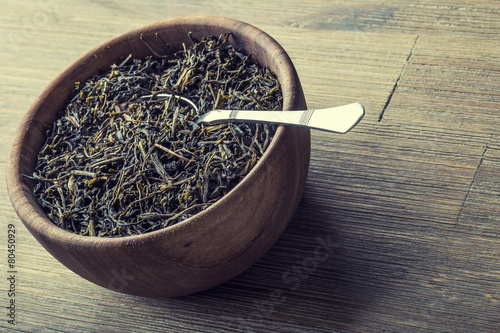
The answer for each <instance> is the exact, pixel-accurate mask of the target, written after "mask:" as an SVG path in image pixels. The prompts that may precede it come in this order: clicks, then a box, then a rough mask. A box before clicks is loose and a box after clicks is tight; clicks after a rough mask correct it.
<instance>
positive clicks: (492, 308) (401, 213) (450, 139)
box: [0, 0, 500, 332]
mask: <svg viewBox="0 0 500 333" xmlns="http://www.w3.org/2000/svg"><path fill="white" fill-rule="evenodd" d="M194 14H196V15H199V14H208V15H223V16H229V17H232V18H236V19H240V20H243V21H245V22H248V23H250V24H254V25H256V26H257V27H259V28H261V29H262V30H264V31H266V32H268V33H269V34H270V35H272V36H273V37H274V38H275V39H276V40H277V41H278V42H279V43H280V44H281V45H282V46H283V47H284V48H285V50H287V52H288V53H289V55H290V56H291V58H292V61H293V62H294V64H295V66H296V68H297V71H298V73H299V76H300V79H301V82H302V85H303V88H304V93H305V96H306V99H307V103H308V106H309V107H310V108H320V107H327V106H335V105H340V104H345V103H350V102H354V101H360V102H362V103H363V104H364V105H365V107H366V110H367V114H366V116H365V119H363V121H362V122H361V123H360V124H359V125H358V127H356V128H355V129H354V130H353V131H352V132H350V133H349V134H347V135H344V136H341V135H332V134H327V133H323V132H318V131H313V132H312V156H311V167H310V170H309V177H308V179H307V184H306V190H305V193H304V195H303V198H302V201H301V203H300V205H299V208H298V210H297V212H296V214H295V216H294V218H293V220H292V222H291V224H290V226H289V227H288V229H287V230H286V231H285V233H284V235H283V236H282V237H281V238H280V239H279V240H278V242H277V243H276V245H275V246H273V247H272V248H271V250H270V251H269V252H268V253H267V254H266V255H265V256H264V257H263V258H262V259H261V260H260V261H258V262H257V263H256V264H255V265H253V266H252V267H251V268H250V269H248V270H247V271H245V272H244V273H242V274H241V275H239V276H238V277H236V278H234V279H232V280H230V281H229V282H227V283H224V284H222V285H220V286H218V287H216V288H213V289H211V290H208V291H205V292H202V293H200V294H196V295H192V296H188V297H183V298H178V299H145V298H140V297H133V296H127V295H123V294H120V293H115V292H112V291H108V290H107V289H104V288H101V287H98V286H96V285H93V284H91V283H90V282H87V281H86V280H84V279H82V278H80V277H79V276H77V275H75V274H74V273H72V272H71V271H70V270H68V269H66V268H65V267H64V266H62V265H61V264H59V263H58V262H57V261H56V260H55V259H54V258H53V257H52V256H51V255H50V254H48V253H47V252H46V251H45V250H44V249H43V248H42V247H41V246H40V245H39V244H38V243H37V242H36V241H35V240H34V238H33V237H32V236H31V235H30V234H29V232H28V231H27V230H26V229H25V228H24V227H23V225H22V223H21V222H20V221H19V219H18V217H17V215H16V214H15V212H14V210H13V209H12V207H11V204H10V202H9V199H8V197H7V192H6V187H5V185H2V186H1V187H0V195H1V199H0V209H1V211H2V214H1V217H0V221H1V224H0V225H1V227H0V228H1V231H0V235H2V236H1V238H0V239H3V244H4V245H1V244H0V248H1V249H3V250H2V251H4V252H3V254H2V257H3V258H4V259H3V260H2V261H1V266H0V267H1V271H0V274H2V278H1V279H2V280H3V281H4V283H5V284H4V287H2V288H3V289H7V288H8V287H9V286H8V281H7V278H8V277H9V276H8V273H7V271H8V267H7V262H6V260H7V259H6V258H7V254H8V252H7V229H8V224H13V225H15V227H16V237H17V238H16V246H17V247H16V260H17V261H16V269H17V273H16V278H17V280H16V296H15V300H16V320H17V322H18V325H17V326H15V327H13V326H11V325H10V324H8V323H7V321H6V319H8V318H7V317H6V313H7V309H5V306H8V302H9V300H10V298H9V297H8V295H7V293H6V292H5V293H3V295H2V297H1V299H2V302H3V303H2V306H3V308H4V310H3V311H4V313H3V314H2V318H3V319H2V321H1V323H0V325H1V326H0V327H2V328H11V329H17V330H19V331H23V332H24V331H28V332H45V331H48V332H50V331H56V332H69V331H78V332H119V331H124V330H126V331H131V332H144V331H149V332H193V331H196V332H221V331H229V332H337V331H338V332H498V331H499V330H500V315H499V313H500V238H499V237H500V232H499V230H500V217H499V216H500V205H499V204H500V199H499V198H500V188H499V186H500V182H499V181H498V180H497V178H498V174H499V172H500V153H499V152H500V141H499V136H498V131H497V127H498V119H499V117H498V113H499V110H500V93H499V88H500V74H499V73H500V71H499V68H500V52H499V50H500V39H499V37H498V29H499V28H500V4H499V3H498V1H475V2H465V1H460V0H444V1H428V0H410V1H405V2H402V1H401V2H396V1H381V0H374V1H368V0H366V1H346V0H338V1H326V0H308V1H298V0H292V1H286V2H285V1H259V0H255V1H246V0H232V1H225V0H212V1H184V2H181V1H168V2H167V1H143V2H140V3H139V2H137V1H130V0H125V1H88V2H83V1H82V2H72V3H69V2H63V1H61V0H41V1H34V0H19V1H15V2H7V3H5V4H2V11H1V13H0V18H1V19H0V38H1V41H0V45H2V46H1V47H2V48H1V50H2V51H1V53H0V108H1V112H0V126H1V130H0V137H1V142H2V144H1V145H0V177H2V178H3V179H5V163H6V159H7V155H8V151H9V149H10V143H11V139H12V137H13V135H14V131H15V129H16V127H17V125H18V124H19V121H20V119H21V116H22V114H23V113H24V112H25V111H26V110H27V108H28V106H29V105H30V103H31V102H33V101H34V99H35V98H36V96H37V95H38V94H39V93H40V92H41V90H42V89H43V88H44V87H45V86H46V85H47V84H48V83H49V82H50V81H51V80H52V79H53V78H54V77H55V76H56V75H57V74H58V73H60V72H61V71H62V69H64V68H65V67H66V66H67V65H69V64H70V63H71V62H72V61H74V60H75V59H76V58H77V57H79V56H80V55H82V54H83V53H85V52H87V51H88V50H89V49H91V48H93V47H94V46H96V45H98V44H100V43H101V42H103V41H105V40H107V39H109V38H111V37H113V36H116V35H118V34H121V33H124V32H126V31H128V30H130V29H133V28H138V27H141V26H143V25H146V24H149V23H152V22H155V21H157V20H161V19H166V18H171V17H176V16H186V15H194ZM123 278H126V276H125V277H123ZM4 305H5V306H4Z"/></svg>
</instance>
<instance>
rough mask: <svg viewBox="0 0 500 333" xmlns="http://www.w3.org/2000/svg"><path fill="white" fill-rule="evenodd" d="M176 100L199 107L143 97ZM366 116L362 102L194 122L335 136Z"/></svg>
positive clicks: (229, 113) (211, 116) (223, 114)
mask: <svg viewBox="0 0 500 333" xmlns="http://www.w3.org/2000/svg"><path fill="white" fill-rule="evenodd" d="M154 97H175V98H178V99H179V100H180V101H183V102H185V103H187V104H189V105H191V106H192V107H193V108H194V109H195V110H196V112H198V108H197V107H196V105H195V104H194V103H193V102H192V101H190V100H189V99H187V98H184V97H180V96H174V95H171V94H156V95H148V96H143V97H142V98H154ZM364 114H365V108H364V107H363V105H362V104H361V103H352V104H347V105H343V106H337V107H333V108H327V109H316V110H305V111H257V110H254V111H250V110H212V111H209V112H207V113H205V114H204V115H202V116H201V117H199V118H198V120H196V122H197V123H199V124H220V123H225V122H240V123H272V124H281V125H290V126H302V127H308V128H314V129H318V130H322V131H328V132H334V133H341V134H344V133H347V132H349V131H350V130H351V129H352V128H353V127H354V126H356V125H357V124H358V123H359V122H360V121H361V119H363V116H364Z"/></svg>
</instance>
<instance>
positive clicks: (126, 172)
mask: <svg viewBox="0 0 500 333" xmlns="http://www.w3.org/2000/svg"><path fill="white" fill-rule="evenodd" d="M190 37H191V36H190ZM157 38H159V37H158V36H157ZM227 38H228V35H223V36H220V37H219V38H215V37H208V38H204V39H202V40H201V41H200V42H194V40H193V45H192V46H190V47H186V46H184V48H183V50H181V51H178V52H176V53H171V52H170V51H169V52H167V53H168V54H167V55H160V54H159V52H156V51H154V52H153V53H154V54H155V56H154V57H147V58H145V59H132V57H131V56H129V57H127V58H125V59H124V60H122V62H121V63H120V64H119V65H113V66H111V69H110V70H108V71H106V72H104V73H101V74H98V75H95V76H94V77H93V78H91V79H90V80H88V81H86V82H76V83H75V89H74V90H75V94H74V97H73V98H72V99H71V100H69V101H68V104H67V106H66V108H65V109H64V110H62V111H61V113H60V116H59V118H58V119H57V121H56V122H55V123H54V125H53V126H52V128H50V129H48V130H47V133H46V134H47V142H46V144H45V145H44V146H43V148H42V149H41V151H40V153H39V157H38V164H37V167H36V171H35V173H34V174H33V176H32V177H29V178H30V179H34V180H36V185H35V188H34V193H35V195H36V196H37V197H38V199H39V202H40V205H41V206H42V207H43V208H44V210H45V211H46V212H47V214H48V216H49V218H50V219H51V220H52V221H53V222H54V223H55V224H56V225H57V226H59V227H61V228H64V229H66V230H68V231H71V232H74V233H77V234H81V235H87V236H110V237H117V236H127V235H137V234H142V233H145V232H149V231H153V230H158V229H161V228H164V227H167V226H170V225H173V224H175V223H178V222H180V221H183V220H185V219H187V218H189V217H191V216H193V215H194V214H197V213H199V212H200V211H202V210H205V209H207V208H208V207H209V206H210V205H211V204H213V203H214V202H216V201H217V200H219V199H220V198H221V197H222V196H224V195H225V194H227V193H228V192H229V191H230V190H231V189H232V188H234V187H235V186H236V185H237V184H238V182H240V181H241V180H242V179H243V178H244V177H245V175H247V174H248V172H249V171H250V170H251V169H252V167H253V166H254V165H255V164H256V163H257V161H258V160H259V159H260V158H261V156H262V154H263V153H264V151H265V150H266V148H267V147H268V146H269V144H270V142H271V140H272V137H273V136H274V133H275V130H276V128H275V127H274V126H272V125H267V124H232V123H228V124H219V125H213V126H204V125H201V126H200V125H198V124H196V119H197V118H198V117H199V116H200V115H202V114H204V113H206V112H208V111H210V110H212V109H214V108H227V109H241V110H252V109H256V110H258V109H261V110H281V108H282V95H281V90H280V85H279V82H278V80H277V79H276V77H275V76H274V75H273V74H272V73H271V72H270V71H269V70H267V69H265V68H261V67H260V66H259V65H257V64H256V63H254V62H251V61H250V57H249V56H248V55H245V54H242V53H241V52H240V51H238V50H236V49H235V48H234V47H233V46H231V45H229V44H228V43H227ZM143 40H144V42H145V43H147V41H146V40H145V39H143ZM165 45H166V44H165ZM146 46H147V47H150V48H151V46H149V44H147V45H146Z"/></svg>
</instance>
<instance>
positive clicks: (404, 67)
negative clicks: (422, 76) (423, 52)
mask: <svg viewBox="0 0 500 333" xmlns="http://www.w3.org/2000/svg"><path fill="white" fill-rule="evenodd" d="M419 38H420V35H417V37H416V38H415V42H413V46H412V48H411V49H410V53H409V54H408V57H407V58H406V62H405V64H404V66H403V68H402V69H401V72H400V73H399V76H398V78H397V79H396V82H395V83H394V86H393V87H392V90H391V93H390V94H389V96H388V97H387V101H386V102H385V104H384V107H383V108H382V112H380V114H379V116H378V121H379V122H381V121H382V119H383V118H384V114H385V110H386V109H387V107H388V106H389V104H391V100H392V96H393V95H394V93H395V92H396V89H397V87H398V85H399V82H400V81H401V79H402V77H403V74H404V72H405V70H406V67H408V64H409V63H410V58H411V56H412V55H413V51H414V50H415V47H416V46H417V42H418V39H419Z"/></svg>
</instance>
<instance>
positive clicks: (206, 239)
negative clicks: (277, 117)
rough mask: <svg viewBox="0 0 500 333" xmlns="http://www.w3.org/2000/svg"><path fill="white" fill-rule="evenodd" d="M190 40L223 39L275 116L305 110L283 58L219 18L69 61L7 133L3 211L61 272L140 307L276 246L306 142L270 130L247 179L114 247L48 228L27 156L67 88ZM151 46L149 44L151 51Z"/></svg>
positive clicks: (257, 35)
mask: <svg viewBox="0 0 500 333" xmlns="http://www.w3.org/2000/svg"><path fill="white" fill-rule="evenodd" d="M188 32H192V35H193V37H195V38H197V39H201V38H202V37H205V36H209V35H214V36H219V35H221V34H224V33H228V32H230V33H231V36H230V37H229V43H230V44H233V45H234V46H236V47H237V48H241V49H242V50H243V51H244V52H245V53H247V54H253V55H254V57H253V58H254V59H257V61H258V62H259V63H260V64H261V65H263V66H267V67H268V68H270V69H271V70H272V71H273V72H274V73H275V74H276V75H277V76H278V79H279V81H280V83H281V87H282V91H283V96H284V109H285V110H294V109H306V102H305V98H304V94H303V92H302V88H301V85H300V82H299V78H298V76H297V73H296V71H295V69H294V67H293V64H292V62H291V60H290V58H289V57H288V55H287V54H286V52H285V51H284V50H283V48H282V47H281V46H280V45H279V44H278V43H277V42H276V41H275V40H274V39H272V38H271V37H270V36H269V35H267V34H266V33H264V32H262V31H261V30H259V29H257V28H255V27H253V26H251V25H249V24H246V23H243V22H239V21H235V20H232V19H227V18H220V17H191V18H178V19H173V20H168V21H163V22H159V23H155V24H152V25H149V26H146V27H144V28H142V29H138V30H134V31H131V32H128V33H126V34H124V35H121V36H119V37H116V38H114V39H112V40H110V41H108V42H106V43H104V44H102V45H101V46H98V47H96V48H95V49H93V50H91V51H90V52H89V53H87V54H85V55H84V56H82V57H81V58H79V59H78V60H76V61H75V62H74V63H73V64H72V65H71V66H70V67H69V68H67V69H66V70H65V71H64V72H63V73H62V74H60V75H59V76H58V77H57V78H56V79H55V80H54V81H53V82H52V83H51V84H50V85H49V86H48V87H47V88H46V89H45V90H44V91H43V92H42V93H41V95H40V96H39V97H38V98H37V99H36V100H35V101H34V103H33V104H32V105H31V106H30V108H29V110H28V111H27V113H26V115H25V116H24V119H23V120H22V122H21V125H20V127H19V129H18V131H17V133H16V136H15V139H14V143H13V147H12V150H11V153H10V156H9V163H8V171H7V185H8V191H9V195H10V198H11V201H12V205H13V206H14V209H15V210H16V212H17V214H18V215H19V217H20V219H21V220H22V221H23V223H24V225H25V226H26V227H27V228H28V230H29V231H30V232H31V233H32V234H33V236H34V237H35V238H36V239H37V240H38V241H39V242H40V243H41V244H42V245H43V246H44V247H45V249H47V251H49V252H50V253H51V254H52V255H53V256H54V257H55V258H56V259H57V260H59V261H60V262H61V263H62V264H64V265H65V266H67V267H68V268H69V269H71V270H72V271H74V272H75V273H77V274H78V275H80V276H82V277H84V278H85V279H87V280H89V281H91V282H94V283H96V284H98V285H100V286H103V287H105V288H109V289H111V290H115V291H119V292H123V293H127V294H132V295H138V296H148V297H174V296H181V295H187V294H191V293H195V292H198V291H201V290H204V289H207V288H210V287H213V286H216V285H218V284H220V283H222V282H224V281H227V280H228V279H230V278H232V277H234V276H236V275H238V274H239V273H241V272H243V271H244V270H245V269H247V268H248V267H249V266H251V265H252V264H253V263H255V262H256V261H257V260H258V259H259V258H260V257H261V256H262V255H263V254H264V253H265V252H266V251H267V250H268V249H269V248H270V247H271V246H272V245H273V244H274V243H275V241H276V240H277V239H278V238H279V237H280V235H281V234H282V233H283V231H284V230H285V228H286V227H287V225H288V223H289V221H290V219H291V218H292V216H293V214H294V212H295V210H296V208H297V205H298V203H299V200H300V197H301V195H302V192H303V189H304V186H305V182H306V178H307V172H308V168H309V158H310V132H309V130H308V129H304V128H292V127H284V126H280V127H279V128H278V130H277V133H276V135H275V138H274V139H273V141H272V143H271V145H270V146H269V148H268V150H267V151H266V153H265V154H264V156H263V157H262V158H261V160H260V161H259V162H258V163H257V164H256V166H255V167H254V169H253V170H252V171H251V172H250V173H249V174H248V175H247V176H246V178H245V179H244V180H243V181H242V182H240V184H238V185H237V186H236V187H235V188H234V189H233V190H232V191H231V192H229V193H228V194H227V195H226V196H224V197H223V198H222V199H221V200H219V201H218V202H217V203H215V204H214V205H212V206H211V207H210V208H209V209H207V210H205V211H203V212H201V213H199V214H197V215H195V216H193V217H191V218H189V219H187V220H185V221H183V222H180V223H178V224H176V225H174V226H170V227H167V228H165V229H162V230H158V231H153V232H150V233H146V234H143V235H138V236H129V237H123V238H101V237H88V236H81V235H76V234H72V233H70V232H68V231H65V230H63V229H60V228H59V227H57V226H55V225H54V224H53V223H52V222H51V221H50V220H49V218H48V217H47V215H46V214H45V212H44V211H43V210H42V208H41V207H40V206H39V204H38V201H37V199H36V198H35V197H34V195H33V194H32V190H33V184H32V183H30V181H27V180H25V178H23V177H22V176H21V175H23V174H25V175H31V174H33V171H34V168H35V165H36V160H37V154H38V152H39V151H40V149H41V147H42V145H43V143H44V142H45V136H44V131H43V128H44V126H45V125H47V124H52V123H53V122H54V120H55V119H56V115H57V112H58V111H59V110H61V109H62V108H64V107H65V105H66V101H67V99H68V98H69V97H71V94H72V89H73V87H74V83H75V82H76V81H85V80H87V79H89V78H90V77H91V76H92V75H93V74H95V73H98V72H99V70H101V69H108V68H109V67H110V66H111V65H112V64H114V63H118V62H119V59H120V58H122V57H124V56H127V55H129V54H132V56H133V57H134V58H144V57H146V56H148V55H150V53H151V51H150V50H149V48H148V47H146V46H145V44H144V42H143V41H142V40H141V39H140V36H141V34H143V35H144V38H146V39H147V40H148V41H149V43H150V44H153V47H154V48H155V49H157V50H161V49H162V47H164V46H163V45H161V44H159V42H158V41H157V39H156V38H155V34H156V33H158V34H159V36H161V39H162V40H164V41H165V42H167V43H168V44H169V46H170V48H171V49H172V50H174V51H175V50H180V49H181V48H182V43H186V45H188V44H189V43H190V41H189V39H188ZM155 42H157V43H158V44H155Z"/></svg>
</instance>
